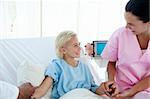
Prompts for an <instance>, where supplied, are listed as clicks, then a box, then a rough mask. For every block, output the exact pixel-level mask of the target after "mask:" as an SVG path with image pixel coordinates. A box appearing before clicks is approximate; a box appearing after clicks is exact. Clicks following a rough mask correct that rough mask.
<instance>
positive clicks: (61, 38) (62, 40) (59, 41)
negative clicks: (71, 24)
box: [55, 31, 76, 58]
mask: <svg viewBox="0 0 150 99" xmlns="http://www.w3.org/2000/svg"><path fill="white" fill-rule="evenodd" d="M74 36H76V34H75V33H74V32H72V31H63V32H61V33H60V34H59V35H58V36H57V37H56V41H55V48H56V55H57V56H58V57H59V58H63V53H61V52H60V48H62V47H63V46H64V45H65V44H66V43H67V42H68V41H69V40H70V39H71V38H72V37H74Z"/></svg>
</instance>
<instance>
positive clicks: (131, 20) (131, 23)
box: [125, 12, 150, 35]
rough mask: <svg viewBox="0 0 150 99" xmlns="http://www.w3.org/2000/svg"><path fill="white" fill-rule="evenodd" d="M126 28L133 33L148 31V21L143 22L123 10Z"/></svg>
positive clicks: (149, 29) (149, 27)
mask: <svg viewBox="0 0 150 99" xmlns="http://www.w3.org/2000/svg"><path fill="white" fill-rule="evenodd" d="M125 20H126V22H127V24H126V28H129V29H130V30H131V31H132V32H133V33H134V34H135V35H138V34H141V33H149V31H150V22H146V23H143V21H141V20H139V19H138V17H136V16H135V15H133V14H132V13H131V12H125Z"/></svg>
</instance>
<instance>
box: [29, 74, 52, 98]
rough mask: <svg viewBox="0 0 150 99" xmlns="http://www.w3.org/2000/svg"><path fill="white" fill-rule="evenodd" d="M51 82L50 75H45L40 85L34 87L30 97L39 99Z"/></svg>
mask: <svg viewBox="0 0 150 99" xmlns="http://www.w3.org/2000/svg"><path fill="white" fill-rule="evenodd" d="M52 83H53V79H52V78H51V77H48V76H47V77H45V79H44V80H43V82H42V83H41V85H40V86H39V87H38V88H37V89H35V92H34V94H33V95H32V97H31V99H39V98H41V97H43V96H44V95H45V94H46V93H47V92H48V90H49V88H50V87H51V85H52Z"/></svg>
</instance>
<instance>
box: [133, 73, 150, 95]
mask: <svg viewBox="0 0 150 99" xmlns="http://www.w3.org/2000/svg"><path fill="white" fill-rule="evenodd" d="M149 87H150V76H148V77H146V78H144V79H142V80H141V81H139V82H138V83H136V84H135V85H134V86H133V87H132V90H133V91H134V92H135V93H137V92H140V91H143V90H145V89H147V88H149Z"/></svg>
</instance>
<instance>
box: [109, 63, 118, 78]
mask: <svg viewBox="0 0 150 99" xmlns="http://www.w3.org/2000/svg"><path fill="white" fill-rule="evenodd" d="M107 72H108V81H114V76H115V74H116V62H111V61H109V62H108V66H107Z"/></svg>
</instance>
